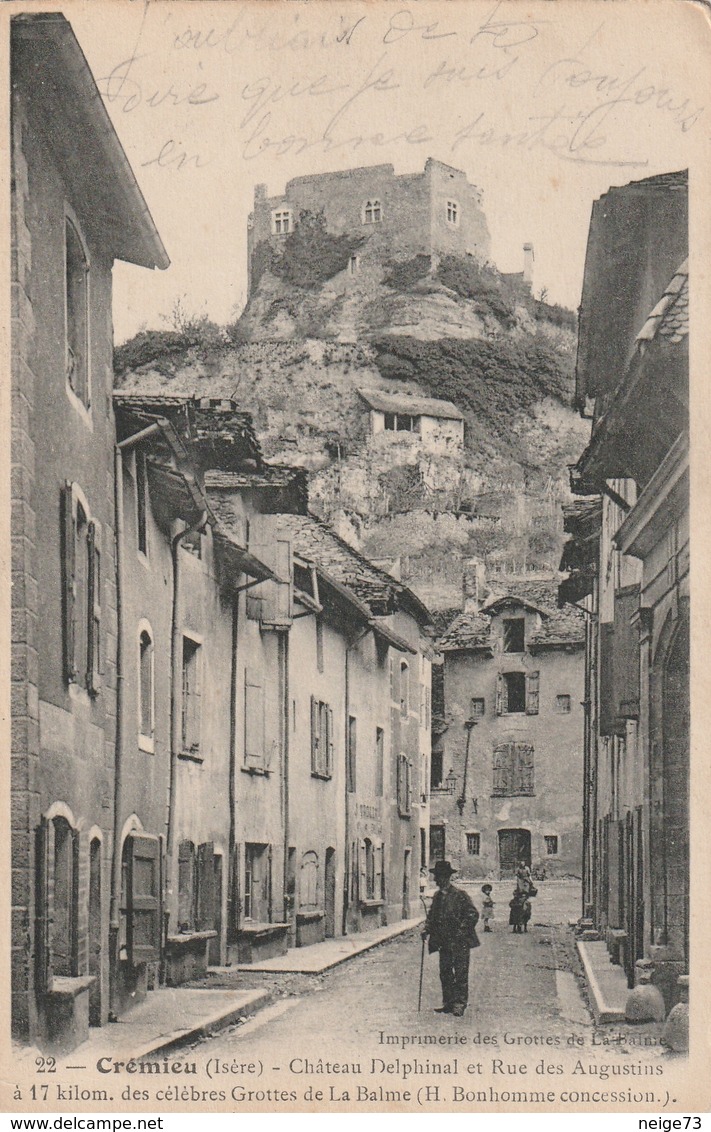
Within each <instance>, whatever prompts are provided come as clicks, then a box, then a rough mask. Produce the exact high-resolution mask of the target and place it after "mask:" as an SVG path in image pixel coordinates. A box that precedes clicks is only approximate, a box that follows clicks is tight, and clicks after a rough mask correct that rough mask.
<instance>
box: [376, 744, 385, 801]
mask: <svg viewBox="0 0 711 1132" xmlns="http://www.w3.org/2000/svg"><path fill="white" fill-rule="evenodd" d="M384 772H385V732H384V730H383V728H382V727H376V728H375V793H376V794H377V796H378V798H382V796H383V786H384V783H383V775H384Z"/></svg>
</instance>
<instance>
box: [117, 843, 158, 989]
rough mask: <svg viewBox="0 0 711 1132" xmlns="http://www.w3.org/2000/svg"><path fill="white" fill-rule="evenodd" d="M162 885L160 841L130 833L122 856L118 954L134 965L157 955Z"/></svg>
mask: <svg viewBox="0 0 711 1132" xmlns="http://www.w3.org/2000/svg"><path fill="white" fill-rule="evenodd" d="M161 886H162V878H161V853H160V841H159V840H158V838H157V837H153V836H150V835H149V834H143V833H131V834H129V836H128V837H127V838H126V841H125V842H124V847H123V856H122V888H121V931H120V951H119V956H120V958H121V959H126V960H128V962H129V963H130V964H131V965H132V966H134V967H135V966H138V964H140V963H150V962H154V961H155V960H157V959H158V958H159V956H160V942H161Z"/></svg>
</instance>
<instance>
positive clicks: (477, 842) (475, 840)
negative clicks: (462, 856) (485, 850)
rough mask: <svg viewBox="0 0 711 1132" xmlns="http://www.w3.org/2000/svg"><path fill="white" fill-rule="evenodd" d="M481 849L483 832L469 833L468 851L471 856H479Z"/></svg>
mask: <svg viewBox="0 0 711 1132" xmlns="http://www.w3.org/2000/svg"><path fill="white" fill-rule="evenodd" d="M480 849H481V834H479V833H468V834H467V853H468V854H469V856H470V857H478V856H479V853H480Z"/></svg>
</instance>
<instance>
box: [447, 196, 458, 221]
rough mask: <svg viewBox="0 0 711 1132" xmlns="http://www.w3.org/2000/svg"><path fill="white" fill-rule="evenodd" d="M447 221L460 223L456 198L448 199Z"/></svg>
mask: <svg viewBox="0 0 711 1132" xmlns="http://www.w3.org/2000/svg"><path fill="white" fill-rule="evenodd" d="M447 223H448V224H458V223H459V205H458V204H457V202H456V200H448V201H447Z"/></svg>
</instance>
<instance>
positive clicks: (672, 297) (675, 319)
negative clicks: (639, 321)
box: [637, 258, 689, 349]
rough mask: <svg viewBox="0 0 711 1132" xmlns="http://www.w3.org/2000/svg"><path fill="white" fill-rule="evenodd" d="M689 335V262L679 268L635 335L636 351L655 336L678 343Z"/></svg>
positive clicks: (685, 261) (686, 261) (686, 260)
mask: <svg viewBox="0 0 711 1132" xmlns="http://www.w3.org/2000/svg"><path fill="white" fill-rule="evenodd" d="M688 333H689V260H688V258H687V259H685V260H684V262H683V263H682V264H681V266H680V267H679V270H678V271H677V272H676V273H675V275H674V277H673V278H672V279H671V281H670V283H669V285H668V287H667V288H666V290H665V292H664V294H663V295H662V297H661V299H660V300H659V302H658V303H657V305H656V306H655V308H654V310H653V311H652V312H651V313H650V315H649V317H648V318H647V321H646V322H645V324H644V326H643V327H642V329H641V330H640V332H639V334H638V335H637V347H638V349H643V348H644V343H646V342H651V341H652V340H653V339H654V338H656V337H657V336H660V337H662V338H666V339H667V340H668V341H669V342H674V343H678V342H681V340H682V338H685V337H687V336H688Z"/></svg>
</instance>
